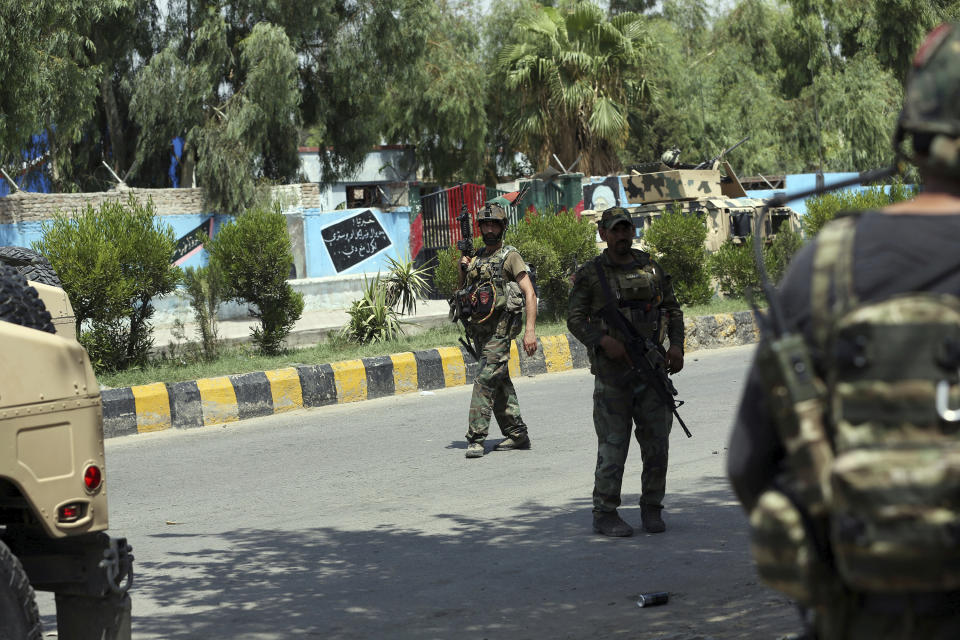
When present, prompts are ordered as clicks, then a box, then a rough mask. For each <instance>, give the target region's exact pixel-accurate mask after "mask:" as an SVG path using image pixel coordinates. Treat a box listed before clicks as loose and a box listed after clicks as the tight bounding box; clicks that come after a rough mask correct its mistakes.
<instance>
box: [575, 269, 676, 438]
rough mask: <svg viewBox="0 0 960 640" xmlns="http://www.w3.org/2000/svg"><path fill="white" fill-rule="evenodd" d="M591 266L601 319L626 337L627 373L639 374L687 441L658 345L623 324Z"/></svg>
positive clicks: (602, 279)
mask: <svg viewBox="0 0 960 640" xmlns="http://www.w3.org/2000/svg"><path fill="white" fill-rule="evenodd" d="M594 264H595V266H596V267H597V275H599V276H600V284H601V286H602V287H603V293H604V296H605V298H606V304H604V305H603V317H604V319H605V320H606V321H607V325H609V326H611V327H614V328H616V329H617V330H618V331H620V333H621V334H622V335H624V336H626V338H627V341H626V342H625V343H624V345H623V346H624V347H625V348H626V350H627V356H628V357H629V358H630V367H631V369H632V370H634V371H636V372H637V373H639V374H640V377H642V378H643V379H644V381H645V382H646V383H647V384H649V385H650V386H651V387H652V388H653V390H654V391H655V392H656V394H657V397H658V398H660V401H661V402H663V403H664V404H665V405H667V406H668V407H670V411H671V412H672V413H673V415H674V417H675V418H676V419H677V422H678V423H680V428H681V429H683V432H684V433H685V434H687V437H688V438H692V437H693V434H692V433H690V429H687V425H685V424H684V423H683V418H681V417H680V413H679V412H678V411H677V408H678V407H680V406H682V405H683V400H675V399H674V398H675V396H676V395H677V388H676V387H675V386H673V380H671V379H670V376H669V375H667V363H666V361H665V360H664V357H663V353H662V352H661V351H660V345H658V344H657V343H655V342H654V341H653V340H651V339H650V338H644V337H643V336H641V335H640V334H639V333H638V332H637V330H636V328H635V327H634V326H633V325H632V324H630V323H629V322H627V319H626V318H624V317H623V314H622V313H620V310H619V309H617V308H616V307H615V306H614V300H615V298H614V297H613V291H611V290H610V283H609V282H608V281H607V277H606V275H604V273H603V269H602V268H601V267H600V263H599V262H595V263H594Z"/></svg>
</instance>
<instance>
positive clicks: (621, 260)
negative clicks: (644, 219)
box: [567, 207, 683, 537]
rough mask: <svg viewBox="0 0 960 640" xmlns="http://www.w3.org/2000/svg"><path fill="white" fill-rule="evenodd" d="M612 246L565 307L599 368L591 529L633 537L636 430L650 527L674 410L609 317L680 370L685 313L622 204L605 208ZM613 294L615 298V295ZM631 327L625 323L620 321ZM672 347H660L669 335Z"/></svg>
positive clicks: (659, 504)
mask: <svg viewBox="0 0 960 640" xmlns="http://www.w3.org/2000/svg"><path fill="white" fill-rule="evenodd" d="M598 226H599V230H600V237H601V238H602V239H603V240H604V241H605V242H606V243H607V248H606V249H605V250H604V251H603V253H601V254H600V255H599V256H597V257H596V258H595V259H594V260H591V261H590V262H588V263H586V264H585V265H583V266H582V267H580V269H579V270H578V271H577V274H576V276H575V280H574V284H573V289H572V290H571V292H570V303H569V308H568V311H567V327H568V328H569V330H570V333H572V334H573V335H574V336H576V338H577V339H578V340H579V341H580V342H582V343H583V344H584V345H586V347H587V350H588V353H589V357H590V372H591V373H593V374H594V376H595V378H594V391H593V424H594V428H595V429H596V432H597V467H596V471H595V476H594V486H593V530H594V531H595V532H597V533H602V534H604V535H608V536H618V537H622V536H630V535H633V528H632V527H631V526H630V525H629V524H627V523H626V522H624V521H623V519H622V518H620V516H619V515H618V514H617V508H618V507H619V506H620V487H621V484H622V482H623V471H624V466H625V463H626V460H627V451H628V449H629V447H630V437H631V431H632V430H633V427H634V424H635V425H636V431H635V435H636V438H637V442H638V443H639V444H640V459H641V461H642V463H643V472H642V474H641V476H640V482H641V494H640V518H641V521H642V524H643V528H644V529H645V530H646V531H647V532H649V533H660V532H662V531H664V530H665V529H666V525H665V524H664V522H663V518H662V517H661V510H662V509H663V497H664V494H665V492H666V479H667V450H668V444H669V438H670V428H671V426H672V425H673V414H672V412H671V411H672V409H671V407H670V406H668V405H667V404H666V403H665V402H664V401H663V400H662V399H661V398H660V397H659V396H658V395H657V393H656V391H655V389H654V388H653V385H652V383H651V382H650V381H649V380H647V379H645V378H644V376H643V374H641V373H640V371H639V370H638V369H637V366H636V365H637V363H633V362H631V361H630V357H629V356H628V355H627V350H626V347H625V344H626V343H628V342H629V341H630V340H633V339H636V338H632V337H631V336H628V335H625V333H624V332H623V331H621V330H620V329H618V328H617V327H616V326H614V324H613V323H611V322H610V321H608V320H607V319H606V318H605V312H604V307H606V306H607V304H608V301H609V302H611V303H612V306H611V307H610V309H613V308H616V310H617V311H618V312H619V313H621V314H622V316H623V317H624V318H625V319H626V321H627V322H629V325H630V326H632V327H633V329H634V330H635V332H636V334H638V336H639V337H640V339H642V340H644V341H647V342H648V344H650V345H653V346H652V349H653V350H655V351H656V352H657V353H656V357H657V358H658V359H659V360H660V362H661V363H662V365H661V366H662V367H665V368H666V371H668V372H670V373H676V372H678V371H680V370H681V369H682V368H683V313H682V312H681V310H680V304H679V303H678V302H677V298H676V296H675V295H674V293H673V285H672V283H671V278H670V276H669V275H667V274H666V273H665V272H664V271H663V268H662V267H661V266H660V265H659V264H657V263H656V262H654V261H653V260H652V259H651V258H650V256H649V255H648V254H647V253H645V252H643V251H640V250H638V249H634V248H633V247H632V244H633V238H634V235H635V231H634V226H633V221H632V220H631V219H630V215H629V214H628V213H627V211H626V210H625V209H623V208H620V207H613V208H610V209H607V210H606V211H604V212H603V214H602V215H601V218H600V221H599V223H598ZM611 298H614V299H613V300H611ZM622 326H626V325H622ZM665 334H666V336H668V337H669V339H670V347H669V349H667V350H666V351H663V347H662V344H663V341H664V337H665Z"/></svg>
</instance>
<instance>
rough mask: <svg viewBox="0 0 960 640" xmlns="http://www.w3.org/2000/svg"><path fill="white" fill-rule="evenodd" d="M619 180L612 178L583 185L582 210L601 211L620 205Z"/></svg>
mask: <svg viewBox="0 0 960 640" xmlns="http://www.w3.org/2000/svg"><path fill="white" fill-rule="evenodd" d="M619 194H620V178H618V177H616V176H613V177H610V178H607V179H605V180H602V181H600V182H594V183H593V184H585V185H583V208H584V209H593V210H594V211H603V210H604V209H609V208H610V207H615V206H617V205H618V204H620V198H619Z"/></svg>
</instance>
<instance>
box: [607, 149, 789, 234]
mask: <svg viewBox="0 0 960 640" xmlns="http://www.w3.org/2000/svg"><path fill="white" fill-rule="evenodd" d="M741 142H743V141H741ZM738 144H739V143H738ZM735 146H736V145H735ZM727 151H729V149H728V150H727ZM722 156H723V154H720V155H719V156H717V158H714V159H712V160H708V161H706V162H702V163H700V164H699V165H683V164H679V163H673V164H669V165H668V164H666V163H664V162H663V161H662V160H661V161H660V162H652V163H648V164H646V165H642V166H641V167H639V170H635V171H634V173H633V175H630V176H623V177H621V178H620V182H621V183H622V185H623V189H624V192H625V193H626V197H627V202H626V203H624V204H623V207H624V208H626V209H627V210H628V211H629V212H630V214H631V216H632V217H633V218H634V224H635V225H636V227H637V231H638V235H639V236H641V237H642V236H643V232H644V231H645V230H646V229H647V228H649V227H650V225H651V224H652V222H653V221H654V220H656V219H657V218H659V217H660V216H662V215H663V214H664V213H665V212H673V211H679V212H681V213H695V214H696V215H699V216H703V218H704V220H705V222H706V224H707V239H706V242H705V246H706V249H707V251H710V252H713V251H717V250H718V249H719V248H720V247H721V245H723V243H724V242H727V241H728V240H732V241H733V242H735V243H740V242H745V241H746V239H747V238H748V237H749V236H750V235H751V234H752V232H753V222H754V219H755V218H756V216H757V215H758V214H759V213H760V210H761V209H762V208H763V206H764V204H765V201H764V200H761V199H758V198H749V197H747V192H746V191H744V189H743V186H742V185H741V184H740V180H739V179H738V178H737V174H736V173H735V172H734V170H733V168H732V167H731V166H730V163H729V162H727V161H726V160H724V159H723V157H722ZM784 225H786V226H784ZM785 228H789V229H792V230H793V231H796V232H797V233H799V232H800V229H801V227H800V218H799V216H798V215H797V213H796V212H795V211H794V210H793V209H790V208H789V207H775V208H773V209H771V210H770V211H769V212H768V213H767V216H766V217H765V219H764V229H763V230H762V232H761V235H762V237H763V238H764V240H765V242H770V241H772V240H773V238H774V237H775V236H776V234H777V232H778V231H780V230H781V229H785Z"/></svg>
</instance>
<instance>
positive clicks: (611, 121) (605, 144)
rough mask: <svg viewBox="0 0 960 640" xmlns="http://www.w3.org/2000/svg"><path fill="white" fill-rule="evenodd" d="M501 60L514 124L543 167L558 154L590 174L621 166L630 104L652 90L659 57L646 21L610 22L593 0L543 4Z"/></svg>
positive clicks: (517, 141)
mask: <svg viewBox="0 0 960 640" xmlns="http://www.w3.org/2000/svg"><path fill="white" fill-rule="evenodd" d="M512 36H513V38H514V39H513V42H512V43H511V44H508V45H506V46H505V47H504V48H503V50H502V51H501V53H500V56H499V58H498V60H497V72H498V74H499V75H500V76H501V78H502V82H503V84H504V86H505V88H506V89H507V90H508V91H509V92H511V93H510V95H508V97H507V98H506V99H505V100H504V102H505V103H506V110H507V114H506V117H507V118H508V125H507V129H508V131H509V133H510V135H511V137H512V138H513V143H514V145H515V147H516V148H517V150H519V151H522V152H524V153H525V154H526V155H527V156H528V157H530V158H531V159H534V160H535V162H536V164H537V166H538V167H540V168H544V167H545V166H546V165H547V164H548V163H549V161H550V157H551V154H556V155H557V157H558V158H560V159H561V161H562V162H565V163H566V164H567V166H569V165H570V164H572V163H573V162H574V160H575V159H576V158H577V157H580V163H579V165H578V167H577V169H578V170H579V171H582V172H584V173H586V174H588V175H603V174H607V173H611V172H615V171H618V170H619V169H620V168H621V165H620V160H619V158H618V151H620V150H621V149H622V148H623V145H624V142H625V141H626V139H627V136H628V135H629V133H630V126H629V124H628V122H627V111H628V107H629V106H634V105H636V104H637V103H638V102H639V101H640V100H642V99H644V98H645V97H646V95H647V92H648V91H649V87H648V86H647V82H646V79H645V74H644V69H645V67H646V62H647V60H648V59H650V56H651V55H652V50H653V48H654V44H653V39H652V38H651V37H649V34H648V31H647V26H646V22H645V18H644V17H643V16H640V15H638V14H635V13H622V14H620V15H617V16H615V17H613V18H611V19H610V20H607V19H606V15H605V14H604V12H603V10H601V9H600V8H599V7H598V6H596V5H594V4H593V3H591V2H587V1H581V2H577V3H576V4H574V5H573V6H572V7H571V8H570V9H568V10H566V11H564V10H560V9H556V8H553V7H543V8H541V9H539V10H538V11H536V12H535V13H534V14H533V15H531V16H529V17H527V18H525V19H522V20H521V21H519V22H518V23H517V24H516V27H515V29H514V30H513V31H512Z"/></svg>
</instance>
